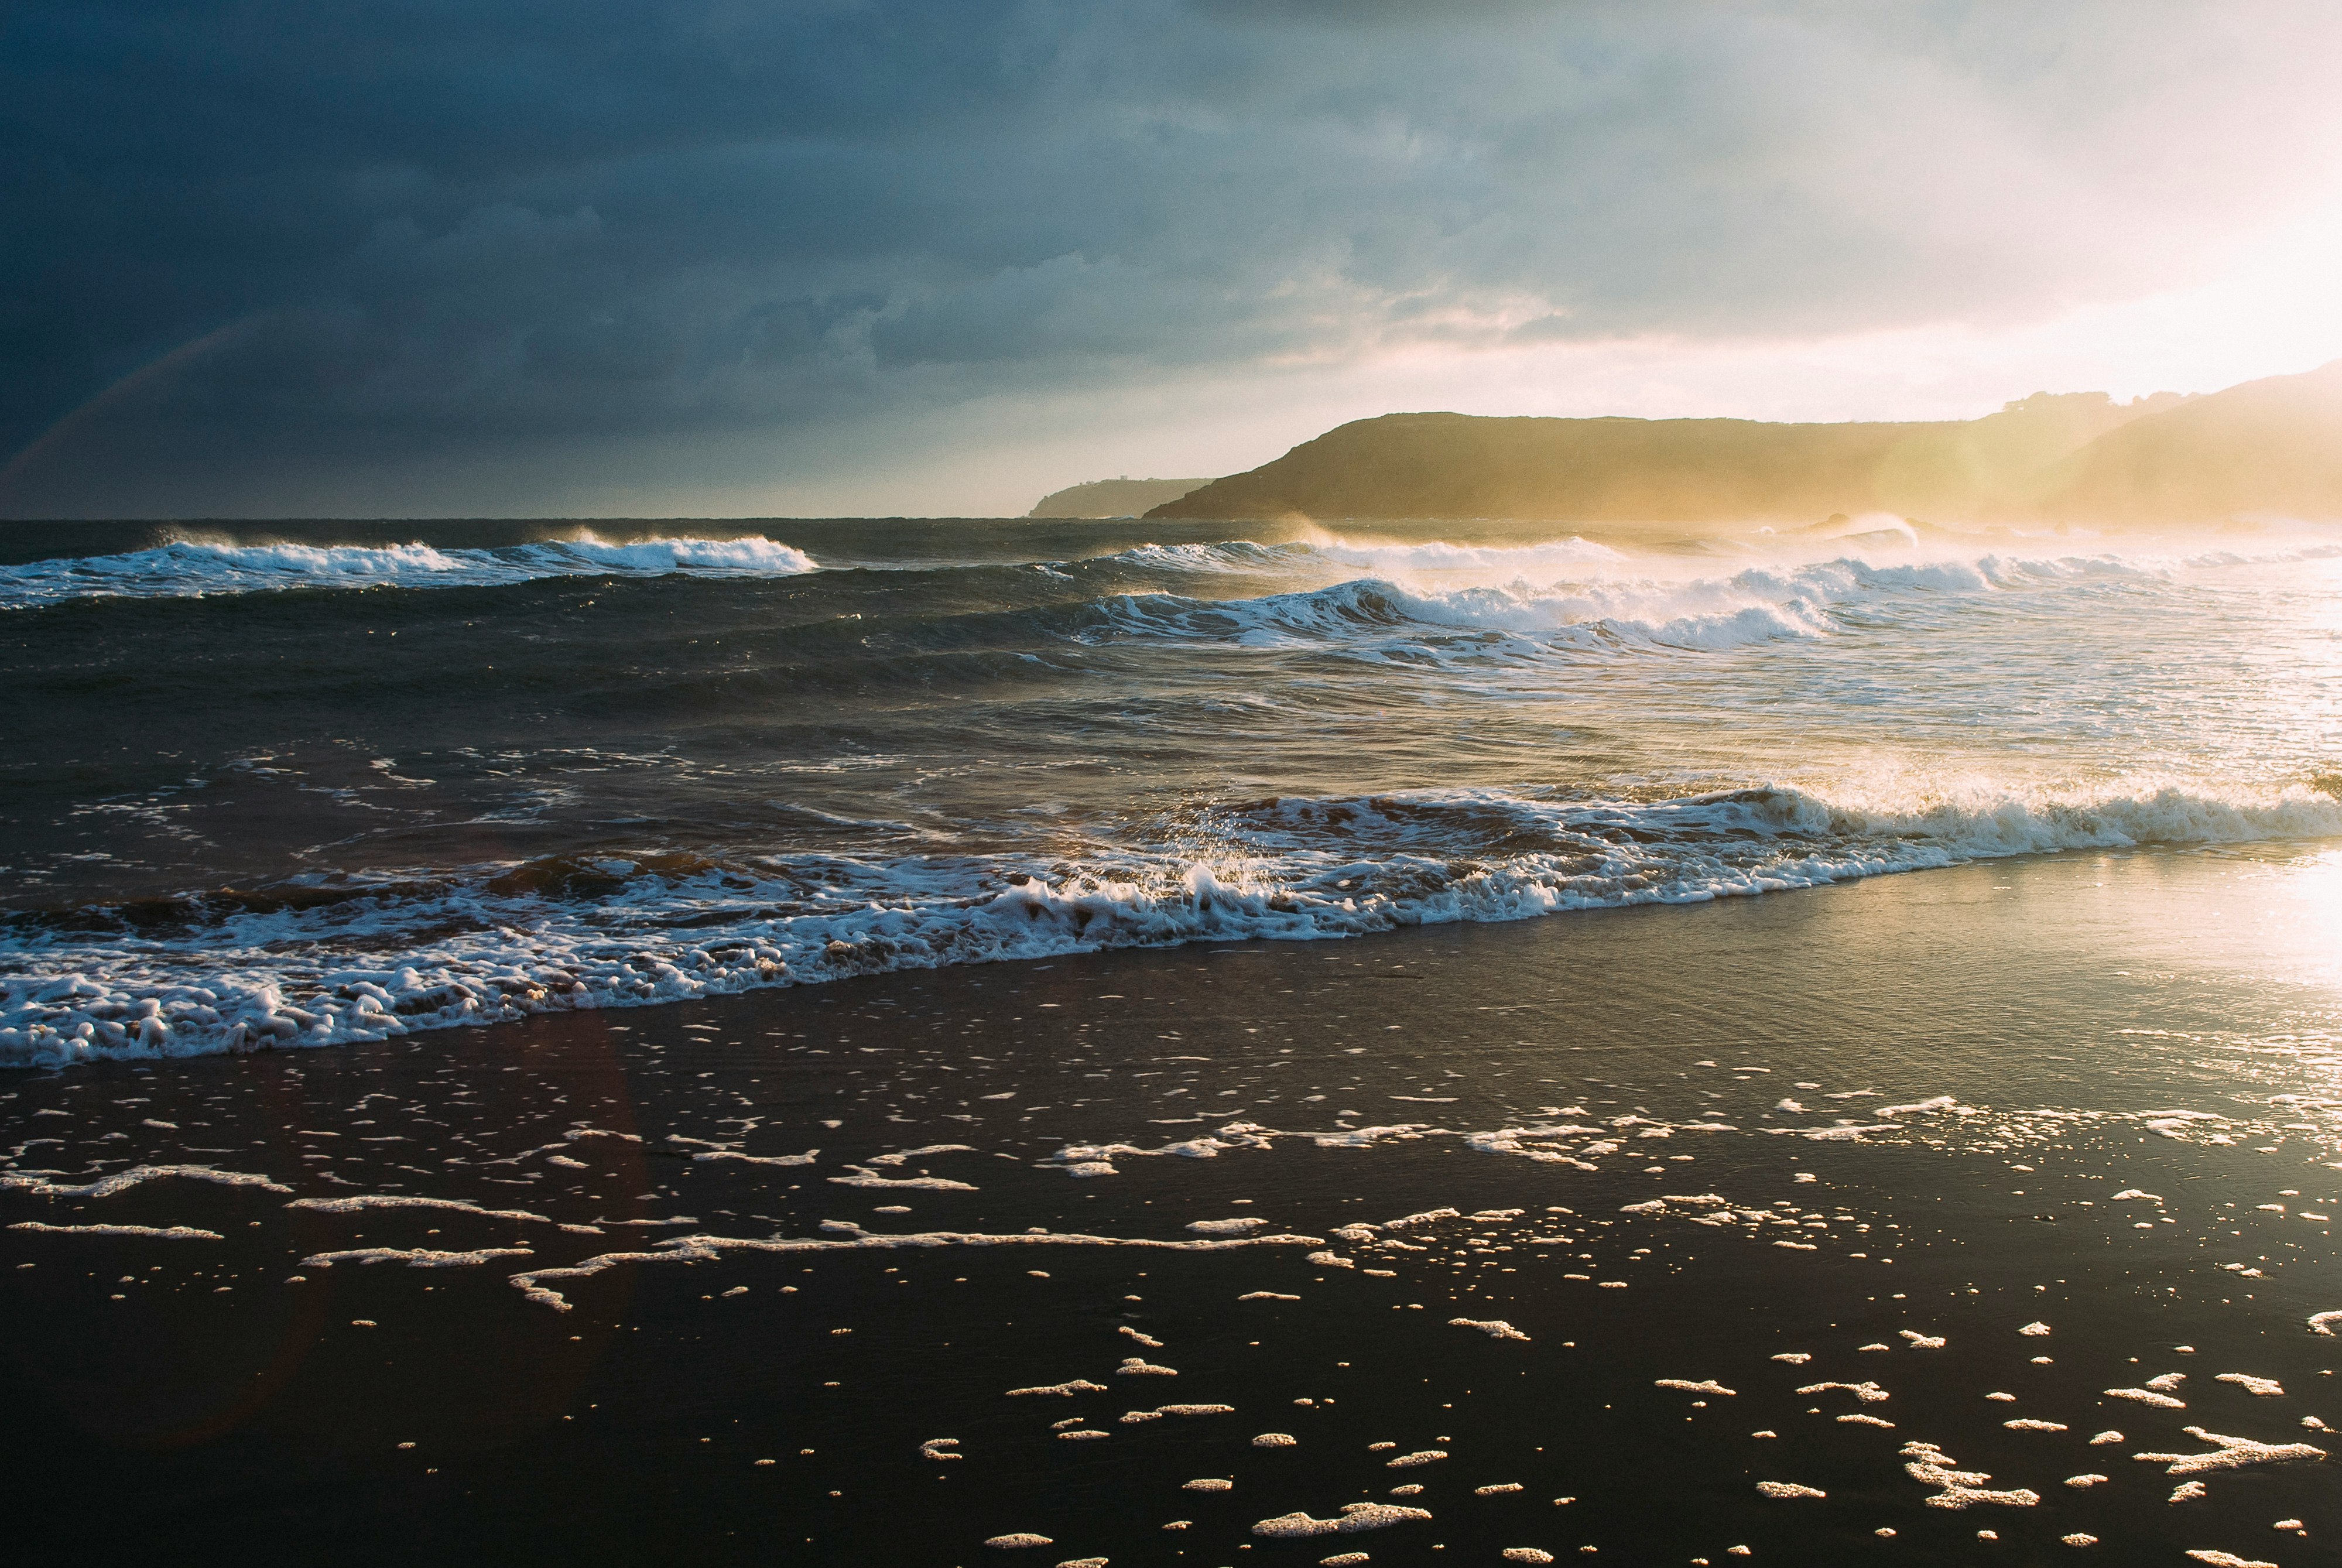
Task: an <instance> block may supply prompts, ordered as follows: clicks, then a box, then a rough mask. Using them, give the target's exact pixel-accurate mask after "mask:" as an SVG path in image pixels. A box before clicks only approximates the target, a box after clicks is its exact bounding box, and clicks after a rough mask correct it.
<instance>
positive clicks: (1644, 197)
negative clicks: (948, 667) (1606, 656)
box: [0, 0, 2342, 518]
mask: <svg viewBox="0 0 2342 1568" xmlns="http://www.w3.org/2000/svg"><path fill="white" fill-rule="evenodd" d="M2337 80H2342V8H2337V7H2334V6H2332V5H2325V4H2306V3H2288V4H2267V3H2257V0H2232V3H2228V4H2224V5H2217V6H2214V5H2202V4H2200V3H2189V4H2161V3H2158V0H2105V3H2099V0H2071V3H2065V4H2057V3H2040V0H2035V3H2024V4H2020V3H2017V0H1995V3H1991V4H1958V3H1953V0H1907V3H1904V4H1898V5H1877V4H1875V3H1870V0H1848V3H1844V4H1837V3H1805V4H1791V3H1781V4H1757V3H1751V4H1728V3H1723V0H1714V3H1708V0H1680V3H1675V4H1670V3H1667V0H1634V3H1630V4H1606V3H1602V0H1552V3H1547V4H1531V3H1529V0H1436V3H1433V0H1093V3H1092V4H1087V5H1077V4H1058V3H1046V0H938V3H934V4H929V3H927V0H893V3H884V4H872V3H862V0H764V3H759V0H557V3H555V0H460V3H459V0H417V3H412V4H387V3H385V4H338V5H335V4H325V5H319V4H302V3H300V0H277V3H276V4H275V5H256V4H252V3H250V0H223V3H218V4H204V3H200V0H181V3H176V4H172V3H152V4H140V3H129V0H11V3H10V4H9V5H7V6H6V7H5V8H0V517H16V518H25V517H82V516H135V517H190V518H193V517H233V516H251V517H284V516H366V517H382V516H394V517H406V516H413V517H422V516H449V515H457V516H460V515H500V516H579V517H592V516H692V515H699V516H789V515H796V516H810V515H886V514H910V515H997V514H1017V513H1021V512H1023V511H1025V510H1026V508H1027V507H1028V506H1030V505H1031V504H1033V502H1034V501H1036V499H1038V498H1039V496H1040V495H1042V494H1044V493H1046V492H1047V491H1050V490H1054V489H1056V488H1059V487H1061V486H1063V485H1066V484H1074V483H1076V482H1079V481H1082V480H1086V479H1096V478H1102V477H1112V476H1115V475H1117V474H1129V475H1132V476H1140V475H1165V476H1190V475H1195V476H1203V475H1216V474H1226V473H1232V472H1236V471H1240V470H1243V469H1246V468H1250V467H1253V466H1256V465H1257V464H1261V463H1264V462H1266V461H1268V460H1270V459H1272V458H1274V457H1276V456H1277V455H1278V454H1281V453H1283V452H1284V451H1286V449H1287V448H1289V447H1291V446H1292V445H1294V444H1296V443H1298V442H1301V441H1305V440H1307V439H1308V438H1310V437H1311V436H1313V435H1316V434H1319V433H1320V432H1322V431H1324V430H1326V429H1327V428H1330V427H1331V426H1333V425H1335V424H1340V423H1342V422H1343V421H1346V420H1349V419H1356V418H1364V417H1369V416H1372V415H1375V414H1384V413H1389V412H1396V411H1402V410H1409V411H1411V410H1425V409H1452V410H1457V411H1461V412H1465V413H1475V414H1640V415H1646V416H1665V415H1673V414H1732V415H1739V416H1745V417H1751V418H1763V419H1847V418H1957V417H1970V416H1974V415H1977V414H1985V413H1988V412H1991V411H1992V410H1994V409H1997V407H1999V406H2000V404H2003V403H2004V402H2006V401H2007V400H2009V399H2012V398H2016V397H2020V396H2023V395H2025V394H2028V393H2030V392H2034V391H2037V390H2050V391H2076V390H2105V391H2107V392H2110V393H2113V394H2116V395H2117V396H2118V397H2125V398H2127V397H2129V396H2133V395H2137V394H2145V393H2151V392H2155V391H2158V390H2165V389H2169V390H2175V391H2183V392H2187V391H2210V390H2215V389H2217V388H2218V387H2221V386H2225V385H2231V384H2233V383H2235V382H2237V381H2242V380H2247V379H2250V378H2253V377H2257V376H2262V375H2280V374H2287V373H2292V372H2297V371H2302V370H2307V369H2310V368H2313V367H2315V366H2317V365H2321V364H2324V363H2326V362H2327V361H2329V360H2332V359H2336V358H2342V298H2337V295H2342V291H2337V290H2336V289H2335V288H2334V287H2333V286H2332V285H2331V283H2330V280H2331V279H2332V278H2334V277H2336V276H2342V93H2337V92H2336V91H2334V90H2333V87H2332V84H2333V83H2334V82H2336V81H2337Z"/></svg>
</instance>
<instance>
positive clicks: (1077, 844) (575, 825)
mask: <svg viewBox="0 0 2342 1568" xmlns="http://www.w3.org/2000/svg"><path fill="white" fill-rule="evenodd" d="M1444 534H1445V536H1434V535H1433V534H1429V533H1425V532H1420V531H1418V532H1417V533H1416V534H1413V535H1405V534H1403V533H1402V534H1394V535H1388V536H1375V537H1368V536H1366V535H1364V534H1358V535H1355V536H1354V535H1345V534H1334V533H1328V532H1326V531H1323V530H1316V529H1298V528H1295V527H1289V526H1279V527H1267V526H1259V527H1242V526H1236V527H1232V526H1226V525H1206V524H1167V523H1166V524H1155V523H1146V522H1136V523H1134V522H1121V523H1102V524H1069V523H1030V522H1006V523H1001V522H990V523H986V522H938V523H903V522H893V523H887V522H840V523H821V524H760V525H746V524H725V525H716V524H666V525H659V526H652V525H636V526H632V527H626V528H618V527H603V528H602V529H601V530H600V532H598V533H596V532H591V531H588V530H585V529H580V528H550V527H542V526H533V525H521V524H428V525H425V524H411V525H410V524H398V525H392V524H372V525H350V524H339V525H323V524H319V525H307V526H280V527H267V528H264V527H260V526H257V525H248V526H242V527H235V528H225V529H220V530H215V531H212V532H209V533H206V532H204V531H201V530H193V529H189V530H180V531H176V532H168V533H166V532H162V531H156V530H146V529H136V528H131V527H127V526H111V525H74V526H55V527H46V526H40V525H31V524H24V525H17V526H15V527H14V528H12V529H11V530H10V531H9V533H8V534H7V536H6V537H5V541H4V542H0V543H5V549H6V555H5V560H6V562H7V564H0V670H5V680H6V685H7V690H8V692H9V712H10V716H11V719H12V725H11V727H12V729H13V730H14V731H15V734H17V736H18V737H19V744H17V745H15V746H14V747H12V748H10V754H9V755H8V756H7V758H6V759H5V762H0V856H5V884H0V909H5V926H4V927H0V940H5V953H0V1060H5V1061H10V1062H16V1063H27V1062H58V1061H65V1060H72V1059H78V1058H87V1057H90V1056H95V1055H125V1054H128V1055H136V1054H184V1053H197V1052H206V1051H213V1050H219V1049H227V1048H235V1047H239V1046H245V1045H250V1044H326V1043H331V1042H335V1041H340V1040H349V1039H369V1038H383V1037H385V1036H389V1035H394V1034H400V1033H404V1032H409V1031H413V1030H415V1029H419V1028H425V1027H429V1026H433V1025H440V1024H453V1023H462V1022H471V1021H478V1020H482V1019H486V1018H495V1017H510V1016H520V1015H523V1014H528V1013H532V1012H541V1011H546V1010H560V1009H565V1008H573V1007H576V1006H581V1005H600V1004H613V1003H633V1002H656V1001H663V1000H673V999H676V998H681V997H686V996H691V995H697V994H706V993H708V992H710V991H714V992H725V991H732V990H739V989H744V988H748V987H752V986H756V985H764V984H784V983H796V982H806V981H817V980H822V979H826V978H829V977H833V976H836V975H838V974H854V973H867V972H871V971H876V970H884V969H890V968H902V967H923V966H934V965H938V964H956V963H962V962H970V961H977V960H984V959H992V958H1000V957H1011V956H1020V955H1027V956H1029V955H1037V954H1051V953H1059V952H1067V951H1076V950H1083V949H1092V948H1102V947H1114V946H1121V945H1131V944H1168V943H1176V942H1182V941H1189V940H1196V939H1199V938H1209V939H1214V940H1219V939H1228V938H1239V937H1248V936H1263V935H1266V936H1293V937H1313V936H1338V935H1349V934H1360V933H1364V932H1370V931H1375V930H1381V929H1387V928H1390V927H1394V926H1403V925H1408V924H1426V923H1436V922H1446V921H1456V920H1466V921H1472V920H1503V919H1514V918H1520V917H1524V916H1528V915H1535V914H1546V913H1549V912H1553V911H1558V910H1567V909H1575V908H1584V907H1590V906H1608V905H1617V904H1636V903H1646V902H1686V901H1696V900H1704V899H1707V898H1712V897H1716V896H1719V895H1727V894H1751V893H1760V892H1766V891H1770V890H1775V889H1781V888H1791V887H1799V886H1809V885H1814V884H1820V883H1826V882H1831V881H1839V880H1845V879H1847V878H1852V877H1860V876H1864V875H1869V874H1878V873H1885V872H1897V871H1907V870H1914V869H1921V868H1927V867H1933V866H1942V865H1947V864H1957V863H1959V862H1962V861H1966V860H1972V859H1975V858H1977V857H1980V856H1992V855H2004V854H2022V853H2030V852H2037V851H2049V850H2062V849H2072V848H2082V847H2107V846H2121V845H2127V844H2293V843H2301V844H2316V843H2317V842H2320V841H2324V840H2328V839H2331V838H2333V837H2334V836H2336V835H2337V834H2342V800H2337V798H2336V794H2337V790H2342V783H2337V776H2336V775H2337V774H2342V679H2337V676H2342V543H2337V540H2336V539H2335V537H2334V536H2333V535H2332V534H2330V533H2326V534H2317V533H2306V532H2286V531H2283V530H2249V531H2237V530H2228V531H2224V532H2213V531H2207V532H2205V533H2203V534H2198V535H2193V536H2186V537H2179V536H2174V537H2169V538H2152V539H2137V538H2132V539H2123V540H2109V539H2101V538H2097V537H2088V536H2065V535H2040V536H2031V537H2026V536H2017V535H2000V536H1994V537H1989V538H1985V537H1964V536H1957V535H1951V534H1943V533H1941V532H1938V531H1933V530H1922V529H1916V528H1912V527H1910V526H1907V525H1904V524H1896V525H1894V526H1892V527H1887V528H1881V529H1877V530H1874V531H1871V532H1866V533H1860V534H1854V535H1851V536H1844V537H1836V538H1830V537H1822V536H1818V535H1812V534H1807V535H1793V536H1779V535H1757V536H1754V537H1737V538H1722V537H1718V538H1709V539H1701V538H1685V539H1679V540H1672V541H1662V542H1659V543H1656V544H1654V543H1652V542H1651V541H1649V540H1643V541H1639V542H1637V543H1635V544H1631V545H1630V544H1620V543H1606V542H1603V541H1599V540H1590V539H1583V538H1576V537H1567V536H1540V535H1537V534H1535V533H1534V532H1531V533H1527V534H1522V533H1519V532H1517V531H1516V532H1513V533H1510V534H1495V533H1492V532H1490V531H1488V530H1486V529H1481V530H1474V529H1469V528H1465V529H1457V528H1452V527H1451V528H1448V529H1446V530H1445V531H1444Z"/></svg>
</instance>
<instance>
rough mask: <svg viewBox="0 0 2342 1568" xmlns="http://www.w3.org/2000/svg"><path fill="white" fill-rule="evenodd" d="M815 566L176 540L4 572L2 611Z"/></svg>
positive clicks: (637, 543)
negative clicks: (77, 603) (88, 602)
mask: <svg viewBox="0 0 2342 1568" xmlns="http://www.w3.org/2000/svg"><path fill="white" fill-rule="evenodd" d="M815 570H817V567H816V563H815V561H814V559H813V557H812V556H810V555H808V554H806V553H805V552H804V551H802V550H799V549H797V548H796V547H795V546H793V545H789V544H777V543H776V542H774V541H773V540H770V539H765V538H753V537H752V538H740V539H692V538H685V539H638V540H634V541H630V542H624V543H610V542H607V541H605V540H602V539H598V538H596V537H595V536H594V535H593V534H590V533H581V534H578V535H577V536H576V537H575V538H571V539H560V540H545V541H541V542H538V543H535V544H511V545H504V546H501V547H497V548H494V549H445V550H443V549H439V548H436V547H435V546H432V545H429V544H389V545H366V544H210V543H205V542H200V541H190V540H181V541H176V542H174V543H172V544H164V545H160V546H158V547H156V548H155V549H152V550H135V551H132V552H129V553H128V554H120V555H83V556H74V557H68V558H62V559H56V560H47V561H31V562H26V563H25V564H21V565H15V566H0V610H24V609H38V608H42V607H44V606H47V605H51V604H65V603H67V602H70V601H73V600H76V599H101V598H131V599H153V598H190V597H197V596H201V595H205V594H250V593H263V592H268V591H271V590H283V589H288V588H375V587H402V588H466V587H493V586H499V585H503V584H512V583H527V582H534V581H535V580H537V579H540V578H545V577H565V576H579V575H605V574H615V575H622V576H663V575H666V574H669V573H676V572H689V573H693V574H698V575H702V576H732V577H792V576H797V575H800V574H804V573H806V572H812V571H815Z"/></svg>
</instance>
